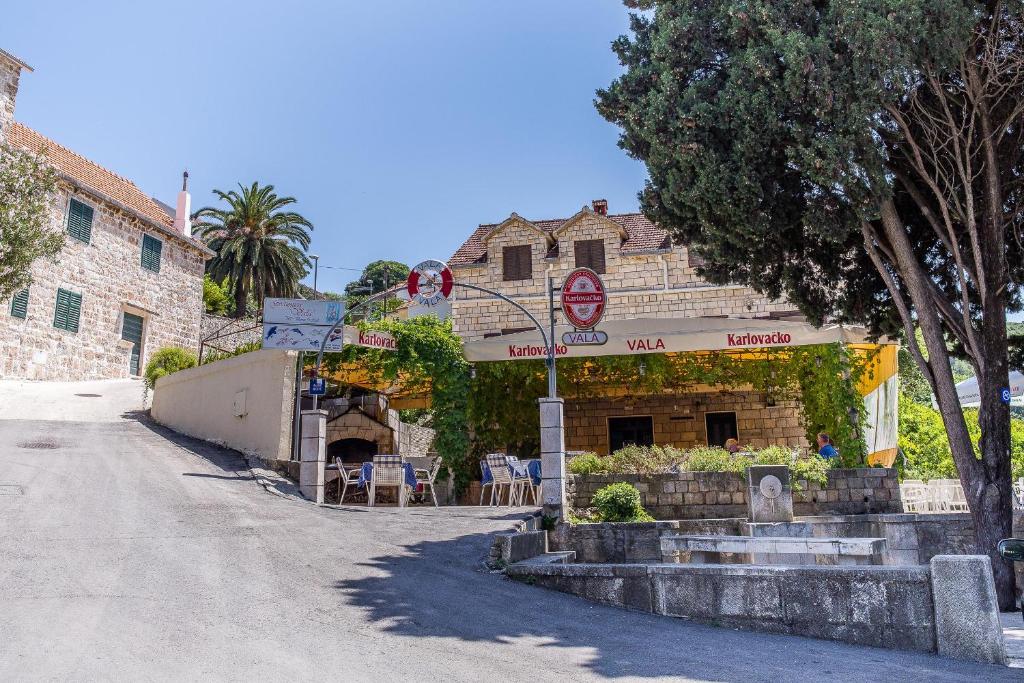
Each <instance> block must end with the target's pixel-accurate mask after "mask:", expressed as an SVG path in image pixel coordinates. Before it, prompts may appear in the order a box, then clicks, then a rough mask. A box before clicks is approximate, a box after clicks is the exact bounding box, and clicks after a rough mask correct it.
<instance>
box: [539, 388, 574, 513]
mask: <svg viewBox="0 0 1024 683" xmlns="http://www.w3.org/2000/svg"><path fill="white" fill-rule="evenodd" d="M539 403H540V469H541V496H542V498H543V503H544V514H545V515H546V516H549V517H556V518H558V519H559V520H562V519H564V518H565V512H566V508H567V504H566V499H565V428H564V418H563V415H562V412H563V410H562V409H563V404H564V401H562V399H560V398H542V399H540V400H539Z"/></svg>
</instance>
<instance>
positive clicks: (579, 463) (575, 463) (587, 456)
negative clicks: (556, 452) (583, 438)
mask: <svg viewBox="0 0 1024 683" xmlns="http://www.w3.org/2000/svg"><path fill="white" fill-rule="evenodd" d="M566 469H567V470H569V473H570V474H601V473H604V472H607V471H608V469H607V466H606V465H605V463H604V460H603V459H602V458H599V457H598V456H597V453H580V454H579V455H577V456H576V457H574V458H572V459H571V460H570V461H569V464H568V465H566Z"/></svg>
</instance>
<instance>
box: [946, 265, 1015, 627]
mask: <svg viewBox="0 0 1024 683" xmlns="http://www.w3.org/2000/svg"><path fill="white" fill-rule="evenodd" d="M990 291H992V292H993V295H991V296H990V298H991V299H993V301H991V302H986V306H985V311H984V314H985V326H984V327H983V328H982V330H981V339H980V344H981V345H982V353H983V355H984V357H985V364H984V366H983V368H982V371H981V372H980V373H979V374H978V392H979V394H980V397H981V404H980V406H979V409H978V425H979V426H980V427H981V439H980V440H979V443H978V447H979V450H980V451H981V467H980V468H979V469H980V470H981V472H980V474H979V477H978V479H977V480H976V481H968V480H967V479H965V477H964V476H963V474H962V473H961V475H960V481H961V483H962V484H963V487H964V492H965V493H966V494H967V502H968V505H969V506H970V509H971V517H972V519H973V520H974V533H975V535H976V536H977V540H978V551H979V552H980V553H983V554H985V555H988V556H989V557H990V558H991V559H992V575H993V578H995V582H996V594H997V596H998V599H999V609H1001V610H1004V611H1009V610H1013V609H1015V608H1016V607H1015V596H1014V583H1015V580H1014V579H1015V577H1014V573H1013V565H1012V563H1010V562H1007V561H1006V560H1004V559H1003V558H1001V557H999V554H998V553H997V552H996V544H997V543H998V542H999V540H1000V539H1003V538H1007V537H1009V536H1011V535H1012V533H1013V489H1012V486H1013V481H1012V477H1013V475H1012V472H1011V464H1010V407H1009V405H1007V404H1005V403H1003V400H1002V397H1001V396H1000V390H1001V389H1002V388H1003V387H1005V386H1007V384H1008V383H1009V363H1008V361H1007V355H1006V303H1005V300H1004V297H1003V296H1001V295H1000V293H998V291H997V286H992V285H990Z"/></svg>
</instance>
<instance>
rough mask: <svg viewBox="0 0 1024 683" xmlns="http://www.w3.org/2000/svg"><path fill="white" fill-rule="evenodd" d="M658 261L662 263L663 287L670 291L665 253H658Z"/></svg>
mask: <svg viewBox="0 0 1024 683" xmlns="http://www.w3.org/2000/svg"><path fill="white" fill-rule="evenodd" d="M657 259H658V263H660V264H661V279H662V281H663V283H664V284H663V286H662V289H663V290H665V291H666V292H667V291H668V261H666V260H665V255H664V254H658V255H657Z"/></svg>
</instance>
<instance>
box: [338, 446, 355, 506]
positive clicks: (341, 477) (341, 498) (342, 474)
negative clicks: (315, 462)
mask: <svg viewBox="0 0 1024 683" xmlns="http://www.w3.org/2000/svg"><path fill="white" fill-rule="evenodd" d="M334 464H335V465H336V466H337V468H338V505H341V504H342V503H344V502H345V492H346V491H348V485H349V484H354V483H356V482H358V481H359V470H360V468H358V467H356V468H354V469H352V468H347V467H345V463H343V462H342V461H341V458H340V457H338V456H334Z"/></svg>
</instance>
